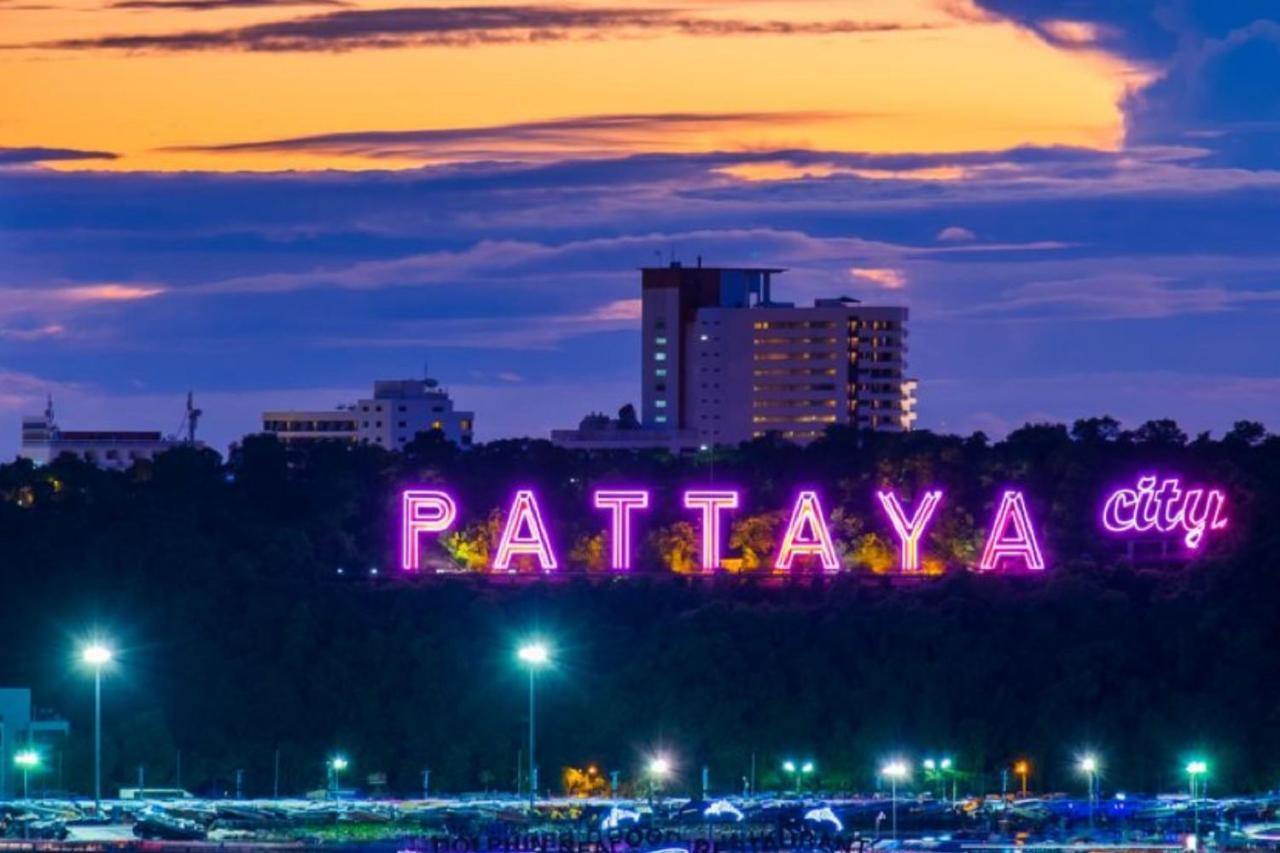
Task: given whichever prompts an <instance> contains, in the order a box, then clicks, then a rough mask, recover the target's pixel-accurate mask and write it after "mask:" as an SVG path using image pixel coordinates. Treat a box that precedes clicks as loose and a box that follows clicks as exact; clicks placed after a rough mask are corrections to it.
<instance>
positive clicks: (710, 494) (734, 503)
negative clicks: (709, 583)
mask: <svg viewBox="0 0 1280 853" xmlns="http://www.w3.org/2000/svg"><path fill="white" fill-rule="evenodd" d="M738 503H739V498H738V492H737V491H736V490H734V489H723V490H716V489H703V490H694V491H688V492H685V493H684V508H685V509H696V510H700V511H701V513H702V553H701V559H702V570H703V571H704V572H714V571H715V570H716V569H718V568H720V513H721V511H723V510H726V509H737V508H738Z"/></svg>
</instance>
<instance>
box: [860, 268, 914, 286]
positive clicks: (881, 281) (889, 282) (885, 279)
mask: <svg viewBox="0 0 1280 853" xmlns="http://www.w3.org/2000/svg"><path fill="white" fill-rule="evenodd" d="M849 275H851V276H853V277H854V278H860V279H862V280H863V281H870V282H873V283H875V284H878V285H880V286H881V287H883V288H885V289H886V290H901V289H902V288H904V287H906V286H907V274H906V273H904V272H903V271H902V270H895V269H890V268H888V267H851V268H850V269H849Z"/></svg>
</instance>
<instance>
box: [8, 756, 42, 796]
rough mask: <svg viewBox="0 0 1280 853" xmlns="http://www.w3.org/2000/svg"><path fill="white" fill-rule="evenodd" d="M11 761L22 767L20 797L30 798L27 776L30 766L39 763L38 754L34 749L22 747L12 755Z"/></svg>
mask: <svg viewBox="0 0 1280 853" xmlns="http://www.w3.org/2000/svg"><path fill="white" fill-rule="evenodd" d="M13 761H14V763H15V764H17V765H18V766H19V767H21V768H22V799H24V800H29V799H31V794H30V792H29V789H28V787H27V777H28V775H29V774H30V773H31V768H33V767H35V766H36V765H38V764H39V763H40V754H39V753H38V752H36V751H35V750H34V749H24V750H23V751H22V752H19V753H18V754H17V755H15V756H14V757H13Z"/></svg>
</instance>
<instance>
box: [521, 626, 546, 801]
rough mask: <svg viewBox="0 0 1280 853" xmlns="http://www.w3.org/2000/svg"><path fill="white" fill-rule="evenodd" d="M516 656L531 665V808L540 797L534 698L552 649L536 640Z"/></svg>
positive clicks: (522, 647)
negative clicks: (538, 679)
mask: <svg viewBox="0 0 1280 853" xmlns="http://www.w3.org/2000/svg"><path fill="white" fill-rule="evenodd" d="M516 657H518V658H519V659H520V660H521V661H522V662H523V663H524V664H525V665H526V666H527V667H529V808H530V809H532V808H533V807H534V804H535V803H536V801H537V798H538V763H537V760H536V759H535V757H534V747H535V742H536V735H537V723H536V719H537V718H536V716H535V714H536V712H537V705H536V702H535V699H534V694H535V692H536V686H535V685H536V676H537V671H538V668H539V667H543V666H546V665H547V663H548V662H549V661H550V660H551V651H550V650H549V649H548V648H547V645H546V644H545V643H543V642H541V641H536V640H535V641H533V642H529V643H525V644H524V645H523V646H521V647H520V648H519V649H517V650H516Z"/></svg>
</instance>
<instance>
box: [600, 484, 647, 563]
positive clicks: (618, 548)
mask: <svg viewBox="0 0 1280 853" xmlns="http://www.w3.org/2000/svg"><path fill="white" fill-rule="evenodd" d="M594 502H595V507H596V509H607V510H609V545H610V550H611V552H612V553H611V555H610V556H611V558H612V559H611V561H610V564H609V567H610V568H612V569H613V570H614V571H619V572H625V571H627V570H629V569H630V568H631V511H632V510H633V509H648V508H649V492H648V491H647V490H645V489H600V490H598V491H596V493H595V496H594Z"/></svg>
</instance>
